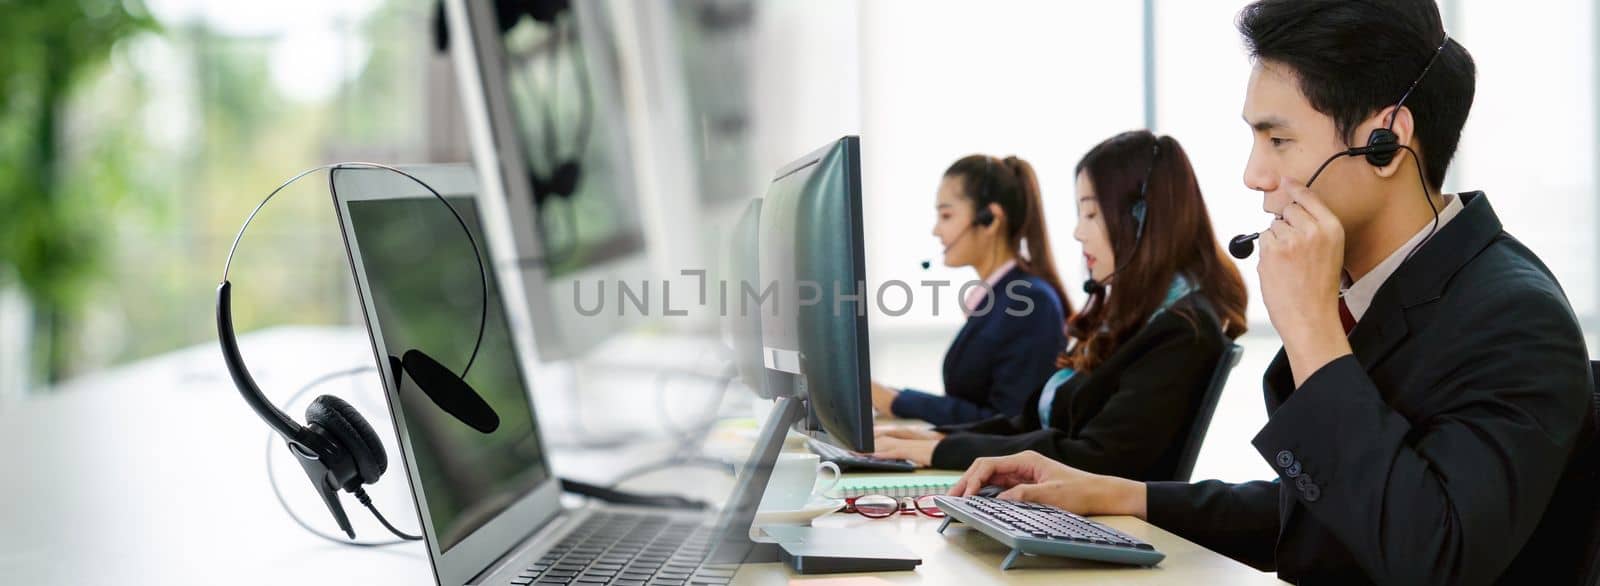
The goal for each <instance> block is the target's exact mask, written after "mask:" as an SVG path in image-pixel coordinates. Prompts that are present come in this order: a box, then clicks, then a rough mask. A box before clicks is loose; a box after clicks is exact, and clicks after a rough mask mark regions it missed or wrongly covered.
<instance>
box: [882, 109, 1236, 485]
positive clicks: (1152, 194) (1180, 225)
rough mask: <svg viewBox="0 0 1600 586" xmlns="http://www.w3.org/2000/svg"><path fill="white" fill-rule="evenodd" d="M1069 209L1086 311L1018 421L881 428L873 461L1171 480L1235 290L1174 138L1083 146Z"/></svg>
mask: <svg viewBox="0 0 1600 586" xmlns="http://www.w3.org/2000/svg"><path fill="white" fill-rule="evenodd" d="M1077 201H1078V227H1077V229H1076V230H1075V231H1074V232H1073V236H1074V237H1075V238H1076V239H1077V240H1078V241H1079V242H1080V243H1082V244H1083V252H1084V261H1085V263H1086V264H1088V266H1089V273H1090V277H1091V278H1090V280H1089V281H1088V282H1086V283H1084V289H1085V291H1086V292H1088V293H1089V300H1088V301H1087V302H1086V303H1085V306H1084V309H1083V311H1081V312H1079V313H1078V314H1077V315H1075V316H1073V317H1072V319H1071V320H1070V321H1069V323H1068V328H1067V336H1068V338H1070V340H1069V345H1067V346H1066V348H1065V350H1063V351H1062V352H1061V354H1060V356H1058V359H1057V361H1056V366H1057V367H1058V368H1056V369H1055V372H1054V374H1052V375H1051V376H1050V377H1049V379H1048V381H1046V382H1045V383H1043V384H1042V385H1040V386H1038V387H1037V388H1035V389H1034V390H1033V392H1032V394H1031V395H1030V396H1029V398H1028V403H1027V408H1026V409H1024V410H1023V412H1022V413H1021V414H1020V415H1017V416H1013V417H994V418H991V419H988V420H985V421H982V422H978V423H973V424H967V425H957V426H943V427H938V428H935V429H934V430H932V431H928V430H909V429H899V430H884V432H883V434H881V439H879V441H878V442H877V445H878V447H879V450H878V454H877V455H879V456H882V457H894V458H908V459H911V460H912V461H916V462H919V463H921V464H925V465H932V466H934V467H937V468H948V469H953V470H959V469H964V468H966V467H967V466H968V465H970V464H971V463H972V461H973V460H975V459H977V458H980V457H984V456H1003V455H1009V454H1014V453H1017V452H1021V451H1024V450H1035V451H1037V452H1039V453H1041V454H1044V455H1045V456H1046V457H1049V458H1052V459H1054V460H1057V461H1059V462H1063V463H1065V464H1068V465H1070V466H1073V467H1076V468H1080V469H1082V470H1086V471H1090V472H1094V473H1097V474H1111V475H1116V476H1121V477H1124V478H1129V479H1134V480H1173V479H1174V478H1173V477H1174V476H1175V475H1176V473H1177V472H1176V470H1177V466H1178V460H1179V457H1180V453H1181V452H1182V450H1183V447H1184V440H1185V438H1187V437H1188V433H1189V430H1190V427H1191V426H1192V425H1193V424H1194V422H1195V415H1196V414H1197V412H1198V409H1199V405H1200V401H1201V396H1202V395H1203V394H1204V393H1205V391H1206V389H1207V387H1208V386H1209V383H1210V381H1211V376H1212V374H1213V373H1214V372H1215V371H1216V368H1217V366H1218V364H1219V362H1220V361H1221V359H1222V357H1223V354H1224V352H1225V351H1226V350H1227V348H1228V345H1229V344H1230V340H1231V339H1232V338H1236V337H1238V336H1239V335H1240V334H1243V333H1244V330H1245V315H1244V312H1245V302H1246V293H1245V288H1244V280H1243V279H1241V278H1240V276H1239V270H1238V268H1237V267H1235V266H1234V264H1233V263H1232V262H1229V261H1227V260H1226V259H1225V258H1224V256H1223V250H1222V245H1221V244H1220V243H1218V242H1217V239H1216V235H1215V234H1214V232H1213V230H1212V228H1211V219H1210V216H1209V215H1208V214H1207V213H1206V208H1205V200H1204V199H1203V198H1202V197H1201V194H1200V186H1199V183H1198V181H1197V180H1196V179H1195V176H1194V169H1193V168H1191V167H1190V165H1189V157H1188V155H1187V154H1185V153H1184V151H1183V147H1182V146H1180V145H1179V144H1178V141H1176V140H1174V139H1173V138H1172V137H1170V136H1162V137H1159V138H1158V137H1156V136H1155V135H1154V134H1152V133H1150V132H1149V131H1144V130H1140V131H1133V132H1125V133H1122V134H1119V135H1117V136H1114V137H1112V138H1110V139H1108V140H1106V141H1105V142H1102V143H1100V144H1099V145H1098V146H1096V147H1094V148H1093V149H1091V150H1090V151H1089V153H1088V154H1086V155H1084V157H1083V159H1082V160H1081V161H1079V163H1078V167H1077ZM1178 480H1186V479H1178Z"/></svg>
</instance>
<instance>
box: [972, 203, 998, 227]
mask: <svg viewBox="0 0 1600 586" xmlns="http://www.w3.org/2000/svg"><path fill="white" fill-rule="evenodd" d="M972 223H974V224H977V225H979V226H989V225H991V224H994V210H991V209H989V206H983V207H981V208H978V213H977V215H975V216H973V218H972Z"/></svg>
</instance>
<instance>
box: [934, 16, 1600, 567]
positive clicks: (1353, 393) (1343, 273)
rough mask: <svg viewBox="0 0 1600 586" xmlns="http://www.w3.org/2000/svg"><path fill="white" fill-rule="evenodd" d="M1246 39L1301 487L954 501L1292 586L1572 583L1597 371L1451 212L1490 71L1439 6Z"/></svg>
mask: <svg viewBox="0 0 1600 586" xmlns="http://www.w3.org/2000/svg"><path fill="white" fill-rule="evenodd" d="M1238 26H1239V30H1240V32H1241V34H1242V35H1243V36H1244V40H1245V43H1246V46H1247V47H1248V48H1249V50H1250V52H1251V54H1252V57H1253V65H1254V68H1253V71H1252V73H1251V76H1250V83H1249V87H1248V88H1247V92H1246V97H1245V103H1244V109H1243V110H1244V111H1243V114H1244V119H1245V122H1246V123H1247V124H1249V125H1250V126H1251V127H1252V129H1253V130H1254V135H1255V139H1254V145H1253V147H1252V151H1251V156H1250V160H1249V163H1248V165H1247V166H1246V169H1245V173H1244V180H1245V183H1246V185H1247V186H1248V187H1250V188H1251V189H1253V190H1256V191H1259V192H1261V193H1262V194H1263V198H1264V204H1265V205H1264V207H1265V209H1266V211H1267V212H1268V213H1270V214H1272V215H1273V216H1274V218H1273V220H1272V223H1271V226H1270V227H1269V228H1268V229H1267V230H1265V231H1264V232H1262V233H1261V235H1260V246H1261V259H1260V264H1259V266H1258V271H1259V273H1260V281H1261V293H1262V297H1263V299H1264V300H1265V303H1266V306H1267V311H1268V313H1269V314H1270V315H1271V319H1272V323H1273V325H1274V326H1275V327H1276V329H1277V331H1278V333H1279V335H1280V336H1281V337H1282V339H1283V350H1282V351H1281V352H1279V354H1278V355H1277V357H1276V358H1275V359H1274V360H1273V362H1272V364H1271V365H1270V366H1269V367H1268V369H1267V372H1266V376H1265V378H1264V383H1265V395H1266V403H1267V410H1268V413H1269V420H1268V422H1267V424H1266V426H1265V427H1264V428H1263V429H1262V430H1261V431H1260V432H1259V433H1258V434H1257V435H1256V436H1255V438H1254V440H1253V442H1252V443H1253V444H1254V446H1255V447H1256V449H1257V450H1258V451H1259V452H1260V453H1261V455H1262V456H1263V457H1264V458H1265V459H1266V460H1267V461H1268V462H1269V463H1270V464H1271V466H1272V468H1273V470H1274V471H1275V472H1276V473H1277V475H1278V477H1277V478H1276V479H1274V480H1271V481H1256V482H1246V483H1242V484H1226V483H1222V482H1218V481H1205V482H1198V483H1176V482H1152V483H1140V482H1133V481H1129V480H1124V479H1120V478H1114V477H1109V476H1101V475H1094V474H1088V473H1085V472H1082V471H1079V470H1075V469H1072V468H1070V467H1067V466H1065V465H1062V464H1060V463H1056V462H1053V461H1049V460H1047V459H1044V458H1043V457H1041V456H1039V455H1038V454H1033V453H1024V454H1020V455H1015V456H1008V457H1005V458H994V459H984V460H980V461H978V462H976V463H974V464H973V466H972V467H971V468H970V469H969V470H968V471H967V473H966V474H965V476H964V477H963V479H962V481H961V482H960V483H958V484H957V486H956V487H955V489H954V491H953V492H954V493H955V494H959V495H972V494H974V493H976V492H977V491H978V490H979V489H980V488H982V487H984V486H985V485H999V486H1002V487H1005V488H1007V489H1008V490H1007V492H1006V493H1004V494H1002V498H1014V499H1020V500H1027V501H1036V502H1044V503H1049V504H1053V505H1056V506H1060V507H1062V508H1064V509H1067V510H1071V511H1075V512H1079V513H1084V514H1127V515H1136V516H1139V517H1141V518H1144V519H1147V520H1148V521H1150V522H1151V523H1153V524H1155V525H1158V526H1160V527H1162V528H1164V529H1167V530H1169V531H1172V532H1174V533H1176V534H1178V535H1180V536H1183V537H1185V538H1187V539H1190V540H1192V541H1195V542H1198V543H1199V544H1201V545H1203V546H1205V547H1208V548H1210V549H1213V550H1216V551H1219V552H1222V553H1224V554H1227V555H1229V556H1231V557H1234V558H1235V559H1239V560H1241V561H1244V562H1246V563H1249V564H1251V565H1253V566H1256V567H1258V568H1262V569H1275V570H1276V571H1277V572H1278V574H1279V575H1280V576H1281V577H1283V578H1284V579H1286V580H1290V581H1308V582H1328V583H1340V584H1349V583H1364V582H1377V583H1403V584H1441V583H1453V584H1459V583H1489V582H1496V581H1504V582H1511V583H1523V582H1528V581H1529V580H1528V579H1529V578H1533V577H1538V580H1536V581H1538V582H1542V583H1570V582H1571V581H1573V580H1572V578H1573V577H1574V576H1581V575H1583V572H1585V571H1586V568H1582V567H1579V566H1580V565H1582V562H1581V561H1580V560H1582V559H1583V558H1584V557H1585V554H1584V550H1585V549H1587V548H1588V546H1589V545H1588V538H1587V534H1588V531H1589V527H1590V525H1591V524H1592V523H1593V522H1594V509H1593V502H1594V500H1595V499H1594V498H1593V496H1592V492H1590V491H1591V490H1592V487H1593V484H1592V483H1591V480H1590V479H1591V478H1592V473H1591V472H1590V469H1591V468H1592V467H1593V464H1592V463H1590V462H1588V460H1587V459H1588V452H1589V449H1588V446H1589V444H1590V443H1591V441H1590V438H1591V437H1592V433H1593V429H1594V421H1593V417H1592V414H1591V409H1592V406H1591V400H1592V399H1591V392H1592V389H1593V381H1592V380H1591V374H1590V368H1589V364H1588V353H1587V350H1586V349H1585V347H1584V340H1583V333H1582V331H1581V330H1580V329H1579V327H1578V323H1577V320H1576V319H1575V317H1574V316H1573V314H1572V310H1571V308H1570V307H1569V306H1568V303H1567V299H1566V297H1565V295H1564V293H1563V292H1562V290H1561V288H1560V286H1559V285H1558V284H1557V283H1556V280H1555V278H1554V277H1553V276H1552V275H1551V273H1550V271H1549V270H1548V269H1546V268H1545V266H1544V265H1543V263H1541V262H1540V261H1539V259H1538V258H1537V257H1536V256H1535V255H1534V254H1533V253H1532V252H1531V251H1529V250H1528V249H1527V248H1526V247H1524V246H1523V245H1522V244H1520V243H1518V242H1517V241H1516V240H1515V239H1513V238H1512V237H1511V236H1510V235H1508V234H1506V233H1505V232H1504V231H1503V230H1502V229H1501V224H1500V221H1499V219H1498V218H1497V217H1496V215H1495V213H1494V210H1493V209H1492V208H1491V207H1490V205H1489V200H1488V198H1487V196H1485V195H1484V194H1483V193H1481V192H1474V193H1459V194H1443V193H1440V191H1439V190H1440V187H1441V185H1442V184H1443V181H1444V176H1445V170H1446V167H1447V166H1448V164H1449V162H1450V159H1451V157H1452V156H1453V155H1454V152H1455V149H1456V145H1457V143H1458V141H1459V138H1460V133H1461V128H1462V126H1463V125H1464V124H1465V122H1466V118H1467V112H1468V110H1469V109H1470V108H1471V104H1472V97H1473V91H1474V84H1475V75H1476V74H1475V69H1474V65H1473V62H1472V58H1471V56H1470V55H1469V54H1468V53H1467V51H1466V49H1465V48H1463V47H1462V46H1461V45H1460V44H1458V43H1456V42H1455V41H1452V40H1449V39H1448V37H1447V36H1446V35H1445V32H1444V30H1443V25H1442V23H1441V21H1440V18H1439V13H1438V9H1437V7H1436V6H1435V5H1434V2H1433V1H1432V0H1403V1H1401V0H1393V1H1388V2H1372V1H1355V2H1353V1H1349V0H1258V1H1257V2H1255V3H1253V4H1251V5H1249V6H1248V7H1246V8H1245V9H1244V11H1243V12H1242V13H1241V14H1240V17H1239V20H1238ZM1375 130H1377V131H1380V132H1376V133H1375V132H1374V131H1375ZM1384 130H1387V131H1389V132H1392V135H1385V134H1384V132H1382V131H1384ZM1389 141H1393V142H1392V143H1391V142H1389ZM1385 144H1395V145H1403V146H1388V147H1384V146H1383V145H1385ZM1362 147H1366V148H1362ZM1499 148H1528V147H1524V146H1518V145H1501V146H1500V147H1499ZM1330 155H1334V156H1332V157H1330ZM1319 165H1323V167H1324V168H1322V169H1318V166H1319ZM1313 170H1316V172H1315V173H1314V172H1313ZM1319 177H1320V179H1318V178H1319ZM1308 184H1314V185H1315V187H1314V188H1313V187H1308ZM1537 195H1538V194H1533V193H1515V194H1505V195H1504V196H1500V197H1505V198H1507V199H1500V200H1498V201H1502V202H1504V201H1515V199H1511V198H1518V197H1536V196H1537ZM1241 239H1244V238H1243V237H1241ZM1246 248H1247V247H1246ZM1241 252H1242V251H1241ZM1243 254H1247V253H1243ZM1584 493H1589V494H1584ZM1551 576H1557V577H1558V580H1559V581H1558V582H1557V581H1551V579H1550V577H1551Z"/></svg>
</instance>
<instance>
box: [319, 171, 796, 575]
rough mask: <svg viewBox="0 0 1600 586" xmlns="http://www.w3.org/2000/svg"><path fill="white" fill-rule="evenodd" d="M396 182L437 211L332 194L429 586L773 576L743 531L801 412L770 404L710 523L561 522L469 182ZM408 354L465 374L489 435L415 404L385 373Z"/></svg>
mask: <svg viewBox="0 0 1600 586" xmlns="http://www.w3.org/2000/svg"><path fill="white" fill-rule="evenodd" d="M403 169H404V170H405V171H406V172H407V173H410V174H412V175H413V176H415V177H417V178H418V179H420V180H422V181H423V182H425V183H427V184H428V185H430V186H432V187H433V188H434V189H436V190H438V192H439V193H440V194H441V195H443V196H444V197H445V199H446V200H447V201H448V202H449V204H450V205H449V207H448V208H447V206H445V205H444V204H443V203H441V202H440V201H439V200H438V199H437V198H435V197H434V196H433V195H432V194H431V193H429V192H428V191H427V190H426V189H424V188H423V187H422V186H420V185H417V184H416V183H414V182H412V181H410V180H409V179H406V178H405V177H402V176H400V175H398V174H395V173H392V172H388V171H384V170H377V169H355V168H340V169H336V170H334V171H333V172H332V176H331V178H330V183H331V184H332V188H333V189H332V190H333V198H334V203H335V208H336V209H337V212H338V219H339V224H340V229H341V231H342V233H343V236H344V241H345V248H346V250H347V251H348V253H349V258H350V265H351V268H352V270H353V272H354V275H355V280H356V288H357V293H358V297H359V299H360V303H361V308H362V312H363V315H364V316H365V319H366V324H367V331H368V333H369V335H370V337H371V341H372V347H373V351H374V354H375V358H376V359H377V362H378V364H379V365H381V366H380V368H379V370H380V372H381V374H382V378H383V382H384V392H385V396H386V398H387V399H388V404H389V410H390V414H391V415H392V416H393V419H394V427H395V430H396V433H397V435H398V436H399V438H398V439H399V442H398V445H399V447H400V455H401V458H402V460H403V462H404V465H405V472H406V478H407V480H408V482H409V483H410V485H411V491H412V496H413V499H414V501H415V503H416V506H417V510H418V511H419V512H420V515H419V516H420V522H421V525H422V529H423V536H424V541H425V543H426V546H427V550H428V555H429V559H430V561H431V563H432V567H433V573H434V579H435V580H436V581H437V583H438V584H440V585H448V586H457V585H480V584H484V585H496V586H503V585H508V584H515V585H519V586H520V585H524V584H618V585H624V586H636V585H646V584H665V585H674V586H675V585H678V584H726V583H728V581H729V580H730V579H731V578H732V576H733V572H734V570H735V569H736V567H737V564H738V563H740V562H743V561H766V560H776V559H777V555H776V553H775V552H774V551H773V548H772V547H771V546H770V544H757V543H754V542H752V541H751V539H750V528H751V523H752V521H753V520H754V516H755V510H756V506H757V504H759V501H760V498H761V494H762V492H763V491H764V490H765V488H766V482H767V477H768V476H769V475H770V473H771V468H772V464H773V462H774V461H775V459H776V458H777V454H778V451H779V449H780V448H781V447H782V443H783V436H784V433H785V432H786V427H787V426H786V425H784V424H783V420H784V418H785V417H790V418H792V417H794V416H795V413H796V412H797V411H796V410H797V409H798V405H797V403H793V401H794V400H792V399H780V400H779V403H780V405H781V408H775V409H773V414H772V416H771V418H770V419H769V420H768V421H767V422H766V425H765V426H764V428H763V431H762V433H761V435H760V439H759V440H758V441H757V444H756V446H755V448H754V449H753V450H752V451H751V454H750V457H749V459H748V460H747V461H746V462H745V465H744V466H743V468H742V469H741V472H740V474H739V477H738V480H737V482H736V483H735V486H734V489H733V491H732V493H731V494H730V495H729V496H728V499H727V501H726V504H725V505H724V507H723V509H722V511H721V513H720V514H710V513H703V512H693V511H674V510H665V509H642V508H628V507H616V506H605V505H588V506H584V507H581V508H567V507H564V506H563V505H562V504H561V502H560V496H561V489H560V485H559V480H558V479H557V478H555V477H554V476H553V475H552V474H551V471H550V465H549V459H548V457H547V456H548V454H547V453H546V450H545V446H546V444H545V440H544V438H543V437H541V434H540V430H539V423H538V417H536V415H535V413H536V411H535V407H534V405H533V400H532V394H531V393H530V392H529V388H530V387H529V381H528V380H527V379H526V378H525V376H524V372H523V370H522V366H521V364H520V363H519V361H518V358H517V357H518V353H517V351H516V346H515V343H514V340H513V336H512V334H511V330H510V327H509V325H508V323H509V322H508V320H507V318H506V313H505V310H506V307H505V303H504V300H503V299H502V296H501V292H500V289H499V287H498V286H497V284H496V276H495V273H494V271H493V270H492V266H493V265H492V264H490V260H489V251H488V249H487V246H486V244H485V242H486V240H485V235H484V232H483V224H482V221H481V215H480V208H479V206H478V205H477V204H478V202H477V198H476V193H477V188H476V183H477V177H476V174H475V173H474V171H473V169H472V168H471V167H470V166H466V165H439V166H413V167H403ZM449 208H454V211H455V212H456V214H458V215H459V217H460V221H458V220H457V218H456V214H452V213H451V210H450V209H449ZM463 224H465V227H466V229H467V230H468V231H470V232H471V233H472V236H473V238H474V239H476V241H477V246H478V248H479V252H480V254H481V255H482V257H483V259H484V262H485V263H486V265H485V266H486V267H487V268H486V270H488V271H489V273H488V279H487V281H488V282H487V290H485V287H484V283H483V279H481V278H480V273H479V268H478V264H477V260H476V259H475V256H474V254H473V249H472V244H471V241H470V240H468V238H467V237H466V234H465V233H463V231H462V225H463ZM480 323H481V324H482V327H481V335H480V326H479V324H480ZM406 349H417V350H421V351H422V352H425V353H427V354H428V355H429V356H432V357H433V358H434V359H435V360H437V361H439V362H440V363H442V364H443V365H444V366H445V367H446V368H449V369H451V370H452V371H453V372H455V373H456V374H458V375H460V374H462V370H463V369H464V368H467V366H468V364H469V362H470V369H468V370H467V372H466V374H465V377H464V378H465V380H466V382H467V383H468V385H469V386H470V387H471V388H472V391H471V392H474V393H476V394H477V395H479V397H478V398H480V399H481V400H482V402H483V403H484V404H487V405H488V407H489V409H491V410H492V411H493V412H494V415H495V418H494V419H495V421H496V422H497V423H496V424H495V425H493V426H485V425H483V424H482V423H481V422H469V421H465V420H463V418H460V417H457V416H456V415H452V411H451V410H448V409H447V408H445V407H441V405H447V404H448V403H449V401H447V400H441V399H440V398H437V397H430V396H428V395H427V394H426V393H424V392H422V391H421V390H419V389H418V388H417V387H416V386H415V385H414V384H413V383H412V381H411V380H409V378H408V377H406V376H405V373H404V372H403V371H401V370H400V369H399V368H397V367H395V366H394V364H396V362H397V361H398V357H399V356H401V355H403V353H404V352H405V350H406ZM391 357H395V358H391ZM469 423H476V424H475V425H472V424H469ZM491 428H492V429H491Z"/></svg>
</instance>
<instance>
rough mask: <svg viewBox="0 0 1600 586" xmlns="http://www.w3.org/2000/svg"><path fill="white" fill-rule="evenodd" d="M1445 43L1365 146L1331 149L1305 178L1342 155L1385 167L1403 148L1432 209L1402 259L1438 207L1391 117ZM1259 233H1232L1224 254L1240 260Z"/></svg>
mask: <svg viewBox="0 0 1600 586" xmlns="http://www.w3.org/2000/svg"><path fill="white" fill-rule="evenodd" d="M1449 44H1450V36H1449V35H1445V37H1444V41H1443V42H1441V43H1439V48H1438V49H1434V51H1433V56H1432V57H1429V58H1428V64H1427V65H1424V66H1423V67H1422V73H1419V74H1417V78H1416V79H1414V80H1412V81H1411V87H1408V88H1406V93H1404V94H1402V95H1401V96H1400V101H1398V102H1395V104H1394V109H1392V110H1390V111H1389V120H1388V121H1387V122H1386V123H1385V124H1384V126H1383V127H1381V128H1374V129H1372V133H1371V134H1369V135H1367V144H1366V145H1365V146H1358V147H1354V148H1351V149H1347V150H1344V151H1340V152H1337V153H1334V154H1333V156H1331V157H1328V159H1327V160H1325V161H1323V162H1322V165H1321V166H1318V167H1317V172H1315V173H1312V174H1311V180H1309V181H1306V187H1308V188H1309V187H1311V184H1312V183H1315V182H1316V181H1317V177H1318V176H1319V175H1322V170H1323V169H1326V168H1328V165H1329V164H1330V163H1332V162H1333V161H1334V160H1336V159H1340V158H1343V157H1365V158H1366V159H1367V163H1368V164H1371V165H1372V166H1374V167H1387V166H1389V163H1391V162H1393V161H1394V157H1395V155H1396V154H1398V153H1399V152H1400V150H1401V149H1405V150H1406V152H1409V153H1411V162H1412V163H1414V164H1416V166H1417V177H1418V179H1420V180H1421V181H1422V196H1423V197H1424V198H1426V199H1427V200H1428V207H1429V208H1430V209H1432V210H1433V227H1432V228H1431V229H1429V230H1428V236H1427V237H1425V238H1423V239H1422V241H1421V242H1418V243H1417V245H1416V246H1414V247H1412V248H1411V252H1407V253H1406V259H1410V258H1411V254H1412V253H1415V252H1416V251H1417V249H1418V248H1421V247H1422V245H1423V244H1425V243H1427V242H1428V240H1430V239H1432V238H1433V232H1434V231H1436V230H1438V229H1439V209H1438V208H1437V207H1436V206H1434V204H1433V198H1432V197H1429V196H1428V182H1427V178H1426V177H1424V175H1426V174H1427V173H1426V172H1425V171H1423V169H1422V161H1421V157H1418V156H1417V151H1416V150H1414V149H1412V148H1411V147H1409V146H1407V145H1403V144H1400V136H1399V135H1397V134H1395V133H1394V119H1395V116H1397V115H1399V114H1400V107H1401V106H1403V105H1405V103H1406V98H1410V97H1411V92H1413V91H1416V89H1417V84H1420V83H1422V78H1424V77H1426V76H1427V75H1428V70H1430V69H1433V63H1434V62H1435V61H1438V60H1439V55H1440V54H1442V53H1444V48H1445V47H1446V46H1448V45H1449ZM1260 237H1261V233H1260V232H1254V233H1251V234H1240V235H1238V236H1234V237H1233V239H1232V240H1229V241H1228V254H1232V255H1233V257H1234V258H1237V259H1241V260H1243V259H1246V258H1249V257H1250V254H1251V253H1253V252H1255V249H1256V245H1255V240H1256V239H1257V238H1260ZM1402 262H1403V261H1402Z"/></svg>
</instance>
